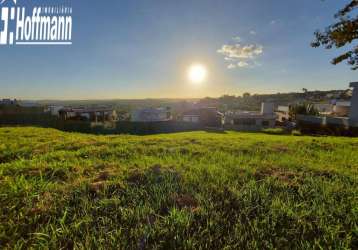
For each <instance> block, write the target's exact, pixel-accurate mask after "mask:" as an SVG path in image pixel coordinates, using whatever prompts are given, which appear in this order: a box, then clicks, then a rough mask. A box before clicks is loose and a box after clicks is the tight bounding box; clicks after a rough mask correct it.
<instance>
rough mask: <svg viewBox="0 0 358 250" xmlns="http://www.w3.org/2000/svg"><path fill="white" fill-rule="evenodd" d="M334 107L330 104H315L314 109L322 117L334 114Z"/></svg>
mask: <svg viewBox="0 0 358 250" xmlns="http://www.w3.org/2000/svg"><path fill="white" fill-rule="evenodd" d="M333 107H334V106H333V105H332V104H330V103H314V104H313V108H314V109H315V110H317V111H318V112H319V113H320V114H321V115H330V114H332V113H333Z"/></svg>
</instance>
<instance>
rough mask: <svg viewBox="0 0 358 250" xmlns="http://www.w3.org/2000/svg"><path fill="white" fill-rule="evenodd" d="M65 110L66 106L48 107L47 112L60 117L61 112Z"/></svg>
mask: <svg viewBox="0 0 358 250" xmlns="http://www.w3.org/2000/svg"><path fill="white" fill-rule="evenodd" d="M63 108H64V106H57V105H50V106H48V107H47V109H46V110H45V112H49V113H50V114H51V115H53V116H59V115H60V113H59V111H60V110H61V109H63Z"/></svg>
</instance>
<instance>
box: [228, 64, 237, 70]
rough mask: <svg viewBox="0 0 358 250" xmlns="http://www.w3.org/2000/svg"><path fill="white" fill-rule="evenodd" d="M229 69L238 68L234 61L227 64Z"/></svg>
mask: <svg viewBox="0 0 358 250" xmlns="http://www.w3.org/2000/svg"><path fill="white" fill-rule="evenodd" d="M227 68H228V69H235V68H236V65H235V64H233V63H230V64H229V65H228V66H227Z"/></svg>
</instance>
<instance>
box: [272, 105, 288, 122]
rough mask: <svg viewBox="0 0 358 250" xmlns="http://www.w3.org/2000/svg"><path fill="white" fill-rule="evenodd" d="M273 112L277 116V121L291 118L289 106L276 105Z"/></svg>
mask: <svg viewBox="0 0 358 250" xmlns="http://www.w3.org/2000/svg"><path fill="white" fill-rule="evenodd" d="M275 113H276V116H277V121H279V122H286V121H290V120H291V117H290V106H278V107H277V110H276V111H275Z"/></svg>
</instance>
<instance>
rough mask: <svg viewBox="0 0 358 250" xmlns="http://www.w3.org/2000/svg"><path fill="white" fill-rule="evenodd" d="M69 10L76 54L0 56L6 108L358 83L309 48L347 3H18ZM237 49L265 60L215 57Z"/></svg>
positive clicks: (57, 50) (3, 49)
mask: <svg viewBox="0 0 358 250" xmlns="http://www.w3.org/2000/svg"><path fill="white" fill-rule="evenodd" d="M8 1H9V0H8ZM29 2H30V3H29ZM63 3H67V5H69V6H72V7H73V33H72V36H73V37H72V41H73V44H72V45H71V46H57V47H54V46H37V47H35V46H12V47H10V46H0V58H1V69H0V98H1V97H12V98H22V99H102V98H145V97H150V98H155V97H159V98H162V97H169V98H175V97H204V96H220V95H223V94H235V95H239V94H242V93H243V92H247V91H248V92H251V93H276V92H289V91H300V90H301V89H302V88H307V89H310V90H314V89H323V90H327V89H345V88H347V87H348V85H349V82H350V81H356V80H357V73H358V72H357V71H351V70H350V68H349V66H347V65H346V64H344V63H343V64H341V65H338V66H333V65H331V64H330V60H331V59H332V58H333V57H334V56H335V55H338V53H339V51H337V50H332V51H329V50H324V49H313V48H311V47H310V42H311V41H312V39H313V33H314V31H315V30H316V29H318V28H321V29H322V28H324V27H326V26H327V25H328V24H330V23H332V22H333V21H334V19H333V15H334V14H335V13H336V12H337V10H338V9H339V8H341V7H342V6H343V5H344V4H345V3H347V1H345V0H327V1H320V0H301V1H287V0H215V1H214V0H187V1H185V0H183V1H174V0H155V1H154V0H143V1H142V0H128V1H124V0H107V1H84V0H72V1H70V0H67V1H66V0H46V1H44V0H33V1H27V0H17V5H18V6H23V5H25V6H34V5H35V6H36V5H43V4H47V5H55V4H63ZM0 28H1V24H0ZM234 37H240V40H239V39H233V38H234ZM237 44H239V45H240V46H241V47H236V48H238V49H237V50H235V51H233V52H235V53H236V52H242V50H241V49H243V48H253V47H250V46H254V48H260V49H261V50H258V51H256V52H257V53H254V54H252V55H246V54H245V55H242V54H240V55H239V57H240V58H239V59H237V58H236V59H235V58H230V56H229V57H228V56H227V54H226V55H225V53H223V52H222V53H219V52H218V51H219V50H220V49H222V48H223V47H222V46H223V45H228V46H235V45H237ZM231 48H232V47H231ZM226 52H227V51H226ZM232 56H233V57H235V54H232ZM245 56H248V58H244V57H245ZM225 57H228V58H227V59H229V60H231V59H235V60H232V61H227V60H225ZM194 62H199V63H201V64H203V65H205V67H207V70H208V78H207V80H206V81H205V82H204V83H202V84H201V85H200V86H195V85H193V84H191V83H190V82H189V81H188V79H187V76H186V71H187V68H188V67H189V66H190V65H191V64H192V63H194ZM239 62H241V64H240V65H241V66H244V65H245V67H238V66H237V65H238V63H239ZM246 63H247V64H248V65H246ZM230 64H233V65H234V66H235V68H232V69H229V68H228V66H229V65H230Z"/></svg>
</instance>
